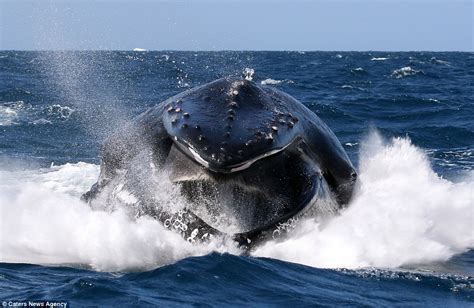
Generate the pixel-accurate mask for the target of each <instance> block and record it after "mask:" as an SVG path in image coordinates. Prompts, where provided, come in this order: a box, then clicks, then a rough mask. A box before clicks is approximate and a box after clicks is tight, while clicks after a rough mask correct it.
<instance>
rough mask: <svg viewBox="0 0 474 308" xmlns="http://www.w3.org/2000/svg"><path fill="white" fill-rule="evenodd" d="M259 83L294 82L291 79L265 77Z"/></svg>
mask: <svg viewBox="0 0 474 308" xmlns="http://www.w3.org/2000/svg"><path fill="white" fill-rule="evenodd" d="M260 83H261V84H264V85H277V84H281V83H294V82H293V80H290V79H283V80H278V79H272V78H267V79H264V80H262V81H260Z"/></svg>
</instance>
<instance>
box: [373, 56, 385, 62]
mask: <svg viewBox="0 0 474 308" xmlns="http://www.w3.org/2000/svg"><path fill="white" fill-rule="evenodd" d="M385 60H388V58H383V57H380V58H377V57H373V58H372V59H370V61H385Z"/></svg>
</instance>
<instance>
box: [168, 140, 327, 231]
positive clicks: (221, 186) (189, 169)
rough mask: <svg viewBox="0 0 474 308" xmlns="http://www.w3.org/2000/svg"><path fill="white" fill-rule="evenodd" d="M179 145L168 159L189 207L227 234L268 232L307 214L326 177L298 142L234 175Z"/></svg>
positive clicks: (303, 146) (301, 143) (254, 161)
mask: <svg viewBox="0 0 474 308" xmlns="http://www.w3.org/2000/svg"><path fill="white" fill-rule="evenodd" d="M190 156H191V155H189V153H186V152H184V151H182V149H181V148H179V147H178V146H175V145H173V147H172V149H171V151H170V154H169V156H168V158H167V161H166V164H165V166H166V168H169V170H170V178H171V180H172V181H173V182H174V183H177V184H178V185H179V186H180V187H181V193H182V194H183V195H184V196H185V197H186V198H187V199H188V201H189V209H190V210H191V211H192V212H193V213H194V214H195V215H196V216H198V217H199V218H200V219H202V220H203V221H204V222H205V223H206V224H208V225H209V226H211V227H212V228H214V229H217V230H219V231H221V232H223V233H227V234H242V233H248V232H255V231H256V230H264V229H267V228H270V227H271V226H274V225H275V224H277V223H279V222H282V221H284V220H287V219H289V218H291V217H293V216H295V215H297V214H298V213H301V212H302V211H303V210H304V209H306V208H307V207H308V206H309V205H311V204H312V203H313V202H314V198H315V196H316V195H317V191H318V189H319V188H320V186H321V185H320V182H321V179H322V176H321V172H320V169H319V166H318V165H317V164H316V163H315V162H314V160H313V159H310V158H309V157H308V156H307V154H306V152H305V145H304V143H303V142H301V141H298V142H293V143H292V144H290V145H289V146H287V147H285V148H284V149H282V150H281V151H278V152H277V153H271V154H269V155H264V156H262V157H260V158H259V159H256V160H253V161H252V164H251V167H250V166H246V168H243V169H241V170H238V171H234V172H231V173H223V172H215V171H212V170H210V169H209V168H206V167H205V166H203V164H202V163H201V162H196V160H195V159H194V157H190Z"/></svg>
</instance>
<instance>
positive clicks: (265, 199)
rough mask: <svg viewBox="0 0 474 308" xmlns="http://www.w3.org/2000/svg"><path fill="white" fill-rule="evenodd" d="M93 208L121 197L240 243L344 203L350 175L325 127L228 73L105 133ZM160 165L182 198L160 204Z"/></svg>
mask: <svg viewBox="0 0 474 308" xmlns="http://www.w3.org/2000/svg"><path fill="white" fill-rule="evenodd" d="M100 168H101V171H100V175H99V179H98V181H97V183H96V184H94V185H93V186H92V188H91V189H90V191H88V192H87V193H85V194H84V195H83V199H84V200H85V201H87V202H89V203H90V204H91V205H93V203H94V200H96V199H101V200H102V202H104V200H105V203H106V204H109V205H110V204H112V205H111V206H112V207H113V202H115V201H116V200H115V201H114V200H113V199H114V196H115V197H117V196H119V197H120V198H121V199H122V200H124V199H125V203H126V204H127V206H128V207H130V208H131V209H133V212H134V215H136V216H142V215H149V216H151V217H153V218H155V219H157V220H159V221H160V222H161V223H162V224H163V225H164V226H165V227H166V228H169V229H172V230H175V231H176V232H178V233H180V234H182V236H183V237H184V238H185V239H186V240H188V241H190V242H199V241H205V240H206V239H208V238H210V237H213V236H219V235H223V236H231V237H232V238H233V239H234V240H235V241H237V242H238V243H239V244H240V245H241V246H244V247H252V246H253V245H255V244H256V243H258V242H260V241H262V240H265V239H268V238H276V237H279V236H281V235H283V234H284V233H286V232H288V231H289V230H291V228H293V227H294V225H295V223H296V222H297V220H298V219H299V218H301V217H304V216H311V215H319V214H320V213H321V212H324V211H326V212H327V211H333V212H336V211H338V210H339V209H341V208H343V207H345V206H346V205H347V204H348V202H349V200H350V198H351V196H352V193H353V190H354V185H355V182H356V179H357V173H356V171H355V169H354V167H353V166H352V164H351V162H350V160H349V158H348V156H347V154H346V152H345V151H344V149H343V147H342V146H341V144H340V142H339V141H338V139H337V138H336V136H335V135H334V133H333V132H332V131H331V130H330V129H329V127H328V126H327V125H326V124H325V123H324V122H323V121H322V120H321V119H320V118H319V117H318V116H317V115H316V114H315V113H313V112H312V111H310V110H309V109H308V108H306V107H305V106H304V105H303V104H302V103H301V102H299V101H298V100H297V99H295V98H293V97H292V96H290V95H288V94H286V93H284V92H282V91H280V90H278V89H276V88H273V87H270V86H266V85H260V84H257V83H255V82H253V81H251V80H247V79H241V78H236V77H227V78H221V79H218V80H215V81H213V82H210V83H207V84H205V85H202V86H198V87H196V88H193V89H190V90H188V91H185V92H183V93H180V94H178V95H176V96H173V97H171V98H169V99H167V100H165V101H164V102H162V103H160V104H158V105H156V106H155V107H152V108H151V109H149V110H147V111H146V112H144V113H143V114H141V115H139V116H138V117H136V118H135V119H134V120H132V121H131V122H130V123H128V124H127V125H125V126H124V127H122V128H121V129H119V130H118V131H117V132H116V133H114V134H113V135H112V136H110V137H109V138H108V139H107V140H106V141H105V142H104V144H103V146H102V150H101V167H100ZM156 170H165V171H166V174H167V176H168V177H169V179H170V182H171V183H173V184H172V185H175V186H176V187H177V189H178V190H179V194H180V195H182V196H183V198H185V200H187V201H186V205H185V206H184V207H180V208H178V209H175V208H173V205H172V204H171V205H170V204H165V205H164V204H160V200H159V198H156V196H155V195H154V191H156V189H157V187H156V185H160V183H155V182H153V180H152V179H151V178H152V174H153V172H155V171H156Z"/></svg>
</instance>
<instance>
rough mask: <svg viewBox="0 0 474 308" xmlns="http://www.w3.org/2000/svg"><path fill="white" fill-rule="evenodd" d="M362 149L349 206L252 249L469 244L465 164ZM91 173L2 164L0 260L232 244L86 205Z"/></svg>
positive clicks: (386, 264) (311, 257) (138, 258)
mask: <svg viewBox="0 0 474 308" xmlns="http://www.w3.org/2000/svg"><path fill="white" fill-rule="evenodd" d="M361 149H362V152H361V157H360V172H359V178H360V184H359V187H358V191H357V193H356V196H355V198H354V200H353V202H352V204H351V205H350V206H349V207H348V208H347V210H345V211H344V212H343V213H342V214H341V215H340V216H338V217H335V218H333V219H331V220H330V221H328V222H325V223H324V224H318V223H316V222H315V221H313V220H307V221H305V222H303V223H302V224H301V225H300V226H299V227H298V228H297V229H296V230H295V232H294V233H293V234H292V236H291V238H289V239H287V240H286V241H283V242H280V243H275V242H268V243H267V244H265V245H263V246H262V247H260V248H258V249H257V250H256V251H255V252H254V253H253V255H254V256H258V257H263V256H264V257H271V258H277V259H282V260H286V261H291V262H297V263H302V264H306V265H310V266H316V267H326V268H335V267H336V268H339V267H345V268H359V267H370V266H374V267H383V268H397V267H400V266H404V265H410V264H417V263H429V262H434V261H443V260H447V259H449V258H450V257H451V256H453V255H454V254H457V253H462V252H464V251H466V250H467V249H469V248H472V247H474V234H473V232H472V221H473V217H472V215H473V211H472V204H473V190H474V176H473V174H472V172H471V173H470V174H469V176H470V177H469V178H468V179H465V180H464V181H462V182H459V183H456V184H455V183H452V182H449V181H447V180H444V179H442V178H441V177H439V176H438V175H436V174H435V173H434V172H433V171H432V169H431V167H430V163H429V161H428V158H427V156H426V154H425V153H424V152H423V151H422V150H420V149H418V148H416V147H415V146H414V145H412V144H411V142H410V140H408V139H403V138H397V139H394V140H392V141H391V142H390V143H388V144H384V143H383V142H382V140H381V138H380V137H379V136H378V135H377V134H372V135H371V137H370V138H368V140H367V141H365V142H364V143H362V144H361ZM98 172H99V167H98V166H97V165H92V164H86V163H77V164H66V165H62V166H52V167H51V168H49V169H40V170H30V171H11V169H10V171H0V178H1V179H2V181H1V183H0V212H1V213H2V215H1V219H0V232H1V234H2V236H1V237H0V261H1V262H25V263H35V264H75V265H76V266H77V265H80V266H84V265H86V266H89V267H92V268H94V269H97V270H103V271H124V270H127V271H128V270H146V269H151V268H154V267H158V266H161V265H164V264H169V263H173V262H176V261H177V260H180V259H182V258H185V257H188V256H193V255H194V256H195V255H203V254H207V253H209V252H211V251H219V252H230V253H234V254H235V253H239V251H238V250H237V249H236V248H235V246H233V244H231V243H222V242H218V241H215V242H212V243H210V244H206V245H192V244H190V243H187V242H186V241H184V240H183V239H182V238H181V237H180V236H179V235H177V234H175V233H173V232H171V231H168V230H166V229H164V228H163V227H162V225H161V224H160V223H158V222H157V221H155V220H152V219H150V218H147V217H141V218H139V219H137V220H136V219H133V218H131V217H130V215H127V213H126V211H124V210H120V209H118V210H116V211H114V212H106V211H98V210H93V209H91V208H90V207H89V206H88V205H86V204H85V203H83V202H81V201H80V200H79V196H80V195H81V194H82V193H83V192H85V191H86V190H88V189H89V187H90V185H92V184H93V183H94V182H95V180H96V179H97V176H98ZM162 180H163V181H165V179H164V178H163V179H162ZM168 188H169V187H168V186H167V185H164V186H163V187H162V189H163V190H166V193H163V194H161V195H162V197H161V198H162V199H163V202H165V203H166V202H168V203H169V202H170V200H177V198H175V197H176V196H169V195H170V193H168V192H169V189H168ZM158 189H160V188H159V187H158ZM171 195H172V193H171ZM173 202H177V201H173Z"/></svg>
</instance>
